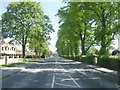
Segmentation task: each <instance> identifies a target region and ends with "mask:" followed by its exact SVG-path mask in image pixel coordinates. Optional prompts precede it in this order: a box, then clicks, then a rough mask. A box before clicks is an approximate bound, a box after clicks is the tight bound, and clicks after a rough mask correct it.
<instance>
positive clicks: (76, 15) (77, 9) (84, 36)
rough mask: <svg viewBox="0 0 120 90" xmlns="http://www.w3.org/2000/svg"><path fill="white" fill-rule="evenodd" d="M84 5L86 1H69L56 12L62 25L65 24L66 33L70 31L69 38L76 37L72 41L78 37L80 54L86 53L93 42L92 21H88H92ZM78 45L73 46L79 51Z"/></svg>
mask: <svg viewBox="0 0 120 90" xmlns="http://www.w3.org/2000/svg"><path fill="white" fill-rule="evenodd" d="M86 5H87V3H81V2H79V3H73V2H70V3H68V6H66V7H63V8H61V9H60V10H59V12H58V16H59V17H60V24H62V27H65V26H66V27H65V29H66V31H67V32H68V33H67V34H70V33H69V32H70V31H72V35H71V38H72V37H76V40H74V42H75V41H77V39H78V38H79V40H80V44H79V45H80V47H81V51H82V55H86V52H87V51H88V50H89V49H90V47H91V46H92V45H93V44H94V38H93V35H92V34H93V32H94V30H93V29H92V27H91V24H92V22H90V21H92V18H91V17H92V16H91V12H90V11H89V10H88V8H87V7H86ZM68 39H69V38H68ZM79 45H78V44H76V45H75V47H74V48H76V46H77V47H78V48H76V51H79ZM77 49H78V50H77Z"/></svg>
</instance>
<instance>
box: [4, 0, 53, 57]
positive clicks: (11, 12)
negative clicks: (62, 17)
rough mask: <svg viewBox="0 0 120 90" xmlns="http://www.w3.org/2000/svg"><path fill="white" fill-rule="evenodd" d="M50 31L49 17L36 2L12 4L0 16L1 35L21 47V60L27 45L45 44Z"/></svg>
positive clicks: (51, 29)
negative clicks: (0, 17) (0, 21)
mask: <svg viewBox="0 0 120 90" xmlns="http://www.w3.org/2000/svg"><path fill="white" fill-rule="evenodd" d="M52 31H53V28H52V25H51V24H50V20H49V17H48V16H47V15H45V14H44V11H43V9H42V8H41V6H40V3H37V2H30V1H29V2H12V3H10V4H9V5H8V6H7V11H6V12H5V13H3V15H2V34H3V36H4V38H7V37H10V38H12V39H14V40H15V41H17V42H18V43H19V44H21V45H22V51H23V58H24V57H25V50H26V44H27V43H29V45H32V44H34V45H35V44H36V45H38V44H41V43H42V41H43V42H45V43H47V42H46V41H47V40H48V39H49V38H50V37H49V34H50V32H52ZM42 38H44V39H45V40H43V39H42ZM36 41H37V42H36ZM38 41H39V42H41V43H39V42H38ZM39 46H40V45H39Z"/></svg>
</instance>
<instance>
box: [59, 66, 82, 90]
mask: <svg viewBox="0 0 120 90" xmlns="http://www.w3.org/2000/svg"><path fill="white" fill-rule="evenodd" d="M59 65H60V64H59ZM60 67H61V68H62V69H63V71H64V72H67V71H66V70H65V69H64V68H63V67H62V66H61V65H60ZM67 75H68V76H69V77H70V79H71V80H73V82H74V83H75V84H76V85H77V86H78V87H79V88H80V85H79V84H78V83H77V82H76V81H75V80H74V78H72V77H71V75H69V74H67Z"/></svg>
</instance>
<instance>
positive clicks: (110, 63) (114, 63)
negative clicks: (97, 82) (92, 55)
mask: <svg viewBox="0 0 120 90" xmlns="http://www.w3.org/2000/svg"><path fill="white" fill-rule="evenodd" d="M119 61H120V59H118V58H115V57H107V56H101V57H99V59H98V65H99V66H102V67H105V68H109V69H114V70H118V66H119V65H118V62H119Z"/></svg>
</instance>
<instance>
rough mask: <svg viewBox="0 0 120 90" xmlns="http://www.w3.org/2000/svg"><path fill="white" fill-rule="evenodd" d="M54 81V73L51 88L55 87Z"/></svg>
mask: <svg viewBox="0 0 120 90" xmlns="http://www.w3.org/2000/svg"><path fill="white" fill-rule="evenodd" d="M54 83H55V75H53V79H52V85H51V88H54Z"/></svg>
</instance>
